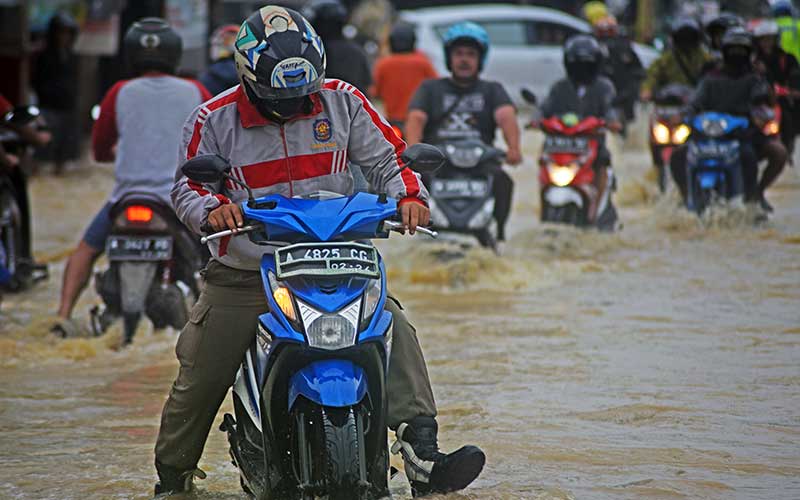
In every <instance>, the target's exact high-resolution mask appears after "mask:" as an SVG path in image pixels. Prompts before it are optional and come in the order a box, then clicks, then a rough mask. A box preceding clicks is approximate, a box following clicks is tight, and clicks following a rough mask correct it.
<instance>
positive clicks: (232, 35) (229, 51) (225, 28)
mask: <svg viewBox="0 0 800 500" xmlns="http://www.w3.org/2000/svg"><path fill="white" fill-rule="evenodd" d="M237 33H239V26H237V25H235V24H225V25H222V26H220V27H219V28H217V29H215V30H214V33H212V34H211V39H210V40H209V42H210V43H209V45H210V49H209V50H210V56H211V64H210V65H209V66H208V68H206V70H205V71H203V73H201V74H200V76H199V77H198V80H200V83H202V84H203V86H204V87H205V88H206V89H207V90H208V91H209V92H210V93H211V95H217V94H219V93H220V92H222V91H223V90H227V89H229V88H231V87H233V86H234V85H238V84H239V77H238V76H237V75H236V64H234V62H233V51H234V48H233V44H234V43H235V42H236V34H237Z"/></svg>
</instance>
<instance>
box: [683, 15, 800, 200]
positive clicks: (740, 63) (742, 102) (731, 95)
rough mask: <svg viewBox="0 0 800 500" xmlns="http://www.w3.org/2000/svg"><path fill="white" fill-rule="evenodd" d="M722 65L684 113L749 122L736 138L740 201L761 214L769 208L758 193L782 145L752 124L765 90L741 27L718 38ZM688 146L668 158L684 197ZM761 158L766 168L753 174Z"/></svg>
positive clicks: (777, 166)
mask: <svg viewBox="0 0 800 500" xmlns="http://www.w3.org/2000/svg"><path fill="white" fill-rule="evenodd" d="M721 44H722V46H721V49H722V60H723V66H722V69H721V70H719V71H714V72H712V73H710V74H708V75H707V76H706V77H705V78H703V80H702V81H701V82H700V84H699V85H698V87H697V90H696V92H695V95H694V97H693V98H692V100H691V101H690V103H689V109H688V110H687V111H688V114H690V115H694V114H697V113H701V112H704V111H715V112H719V113H726V114H729V115H734V116H740V117H744V118H747V119H749V120H751V124H750V127H749V129H748V130H747V131H746V132H745V134H744V136H743V137H741V138H740V146H739V156H740V162H741V172H742V181H743V184H744V186H743V188H744V199H745V202H746V203H758V204H760V206H761V208H762V209H763V210H765V211H766V212H771V211H772V207H771V206H770V205H769V203H767V201H766V199H765V198H764V191H765V190H766V189H767V188H768V187H769V186H770V185H771V184H772V182H774V181H775V179H777V177H778V175H780V173H781V171H782V170H783V167H784V164H785V162H786V156H787V155H786V148H785V147H784V146H783V144H781V142H780V140H778V139H777V137H772V136H766V135H764V134H763V133H762V132H761V130H760V129H759V126H760V125H759V124H757V123H753V120H752V119H751V118H752V111H753V109H754V108H755V107H757V106H761V105H768V104H770V101H771V99H770V89H769V85H768V84H767V82H766V80H765V79H764V78H763V77H762V76H761V75H759V74H758V73H756V72H755V70H754V69H753V66H752V64H751V59H750V58H751V55H752V52H753V43H752V41H751V38H750V34H749V33H748V32H747V30H745V29H744V28H738V27H735V28H731V29H729V30H728V31H727V32H726V33H725V35H724V36H723V38H722V42H721ZM687 152H688V148H687V147H685V146H683V147H681V148H679V149H678V150H676V151H675V152H674V153H673V155H672V159H671V168H672V176H673V179H675V183H676V184H677V185H678V187H679V189H680V191H681V194H682V196H683V198H684V199H686V196H687V192H688V181H687V176H686V159H687ZM759 156H764V157H766V158H767V160H768V162H767V168H766V170H765V171H764V173H763V175H762V176H761V179H760V180H759V178H758V157H759Z"/></svg>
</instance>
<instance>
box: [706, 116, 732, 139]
mask: <svg viewBox="0 0 800 500" xmlns="http://www.w3.org/2000/svg"><path fill="white" fill-rule="evenodd" d="M702 126H703V133H704V134H706V135H707V136H709V137H722V136H723V135H724V134H725V129H727V128H728V121H727V120H725V119H721V120H709V119H706V120H703V122H702Z"/></svg>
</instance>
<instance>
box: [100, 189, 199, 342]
mask: <svg viewBox="0 0 800 500" xmlns="http://www.w3.org/2000/svg"><path fill="white" fill-rule="evenodd" d="M111 220H112V226H111V233H110V235H109V237H108V239H107V241H106V248H105V250H106V256H107V258H108V261H109V266H108V269H106V270H104V271H101V272H98V273H96V274H95V289H96V291H97V293H98V295H100V297H101V298H102V299H103V303H104V305H103V306H102V307H100V306H96V307H94V308H93V309H92V311H91V326H92V330H93V332H94V334H95V335H101V334H103V333H104V332H105V331H106V330H107V329H108V327H109V326H110V325H111V324H112V323H113V322H114V321H115V320H116V319H117V318H119V317H120V316H121V317H122V319H123V325H124V326H123V328H124V337H123V338H124V343H125V344H128V343H130V342H131V341H132V340H133V336H134V333H135V332H136V327H137V326H138V324H139V321H140V320H141V317H142V315H143V314H144V315H146V316H147V317H148V318H149V319H150V321H152V322H153V327H154V328H156V329H161V328H165V327H167V326H171V327H172V328H175V329H181V328H183V326H184V325H185V324H186V321H187V318H188V313H189V309H188V308H189V306H190V305H191V304H193V303H194V301H195V300H196V299H197V297H198V296H199V295H200V289H199V285H198V273H199V271H200V270H201V269H202V268H203V267H204V266H205V263H206V261H207V260H208V259H207V250H206V249H205V248H204V247H202V246H201V245H199V244H198V243H197V241H195V238H194V237H193V236H192V235H191V233H190V232H189V231H188V230H187V229H186V228H185V227H184V226H183V224H181V222H180V221H179V220H178V219H177V217H176V216H175V215H174V212H173V211H172V207H170V206H168V205H166V204H165V203H164V202H163V201H161V200H160V199H159V198H157V197H155V196H153V195H151V194H149V193H130V194H128V195H126V196H124V197H123V198H122V199H120V200H119V201H118V202H117V203H115V204H114V206H113V207H112V208H111Z"/></svg>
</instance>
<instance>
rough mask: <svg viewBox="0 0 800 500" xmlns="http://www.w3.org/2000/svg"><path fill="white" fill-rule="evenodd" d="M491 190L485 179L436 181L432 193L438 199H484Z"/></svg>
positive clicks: (432, 184) (432, 185) (433, 183)
mask: <svg viewBox="0 0 800 500" xmlns="http://www.w3.org/2000/svg"><path fill="white" fill-rule="evenodd" d="M488 190H489V183H488V182H487V181H485V180H483V179H434V180H433V182H432V183H431V193H432V194H433V196H435V197H437V198H482V197H484V196H486V193H487V191H488Z"/></svg>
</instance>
